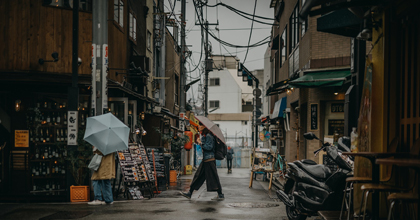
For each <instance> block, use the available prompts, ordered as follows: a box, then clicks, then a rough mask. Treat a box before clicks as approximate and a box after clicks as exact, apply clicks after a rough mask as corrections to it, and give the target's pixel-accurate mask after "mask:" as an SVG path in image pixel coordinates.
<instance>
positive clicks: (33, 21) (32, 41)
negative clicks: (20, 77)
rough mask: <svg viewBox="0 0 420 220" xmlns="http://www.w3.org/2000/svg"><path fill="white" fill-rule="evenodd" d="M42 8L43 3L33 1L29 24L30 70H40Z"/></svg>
mask: <svg viewBox="0 0 420 220" xmlns="http://www.w3.org/2000/svg"><path fill="white" fill-rule="evenodd" d="M40 7H41V1H31V3H30V8H29V9H30V16H29V17H30V21H29V22H30V23H29V40H28V46H29V50H28V51H29V54H28V62H29V68H28V70H37V69H38V68H39V64H38V59H39V58H38V47H40V45H39V32H38V30H39V26H40V25H39V24H40V13H41V11H40Z"/></svg>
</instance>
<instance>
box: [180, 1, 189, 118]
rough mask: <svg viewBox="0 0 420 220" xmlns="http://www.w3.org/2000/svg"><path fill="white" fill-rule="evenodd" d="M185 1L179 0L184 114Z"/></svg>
mask: <svg viewBox="0 0 420 220" xmlns="http://www.w3.org/2000/svg"><path fill="white" fill-rule="evenodd" d="M185 1H186V0H181V61H180V63H181V68H180V70H181V74H180V75H181V82H180V87H181V89H180V90H181V91H180V93H181V94H180V95H181V106H180V113H181V114H183V115H185V112H186V109H185V99H186V97H185V96H186V94H185V84H186V79H187V77H186V72H187V71H186V69H185V58H186V48H185V24H186V23H185V17H186V14H185ZM181 120H182V121H184V119H183V118H182V119H181Z"/></svg>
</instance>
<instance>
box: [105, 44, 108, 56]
mask: <svg viewBox="0 0 420 220" xmlns="http://www.w3.org/2000/svg"><path fill="white" fill-rule="evenodd" d="M105 58H108V46H106V47H105Z"/></svg>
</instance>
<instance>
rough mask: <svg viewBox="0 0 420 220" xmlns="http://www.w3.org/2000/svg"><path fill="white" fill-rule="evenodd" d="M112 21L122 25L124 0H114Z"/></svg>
mask: <svg viewBox="0 0 420 220" xmlns="http://www.w3.org/2000/svg"><path fill="white" fill-rule="evenodd" d="M114 21H115V22H116V23H117V24H118V25H119V26H120V27H124V2H123V1H122V0H114Z"/></svg>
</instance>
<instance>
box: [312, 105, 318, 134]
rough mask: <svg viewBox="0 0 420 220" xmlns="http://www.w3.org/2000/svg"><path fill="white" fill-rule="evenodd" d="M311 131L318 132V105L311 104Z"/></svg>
mask: <svg viewBox="0 0 420 220" xmlns="http://www.w3.org/2000/svg"><path fill="white" fill-rule="evenodd" d="M311 130H318V104H311Z"/></svg>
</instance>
